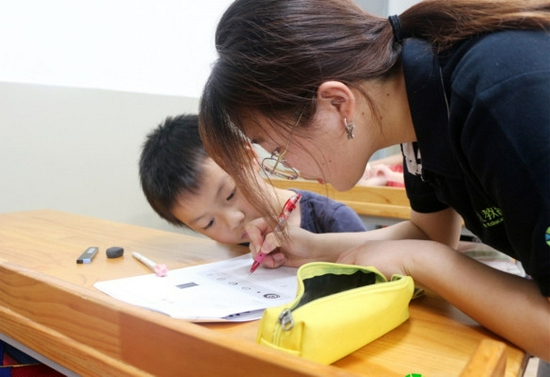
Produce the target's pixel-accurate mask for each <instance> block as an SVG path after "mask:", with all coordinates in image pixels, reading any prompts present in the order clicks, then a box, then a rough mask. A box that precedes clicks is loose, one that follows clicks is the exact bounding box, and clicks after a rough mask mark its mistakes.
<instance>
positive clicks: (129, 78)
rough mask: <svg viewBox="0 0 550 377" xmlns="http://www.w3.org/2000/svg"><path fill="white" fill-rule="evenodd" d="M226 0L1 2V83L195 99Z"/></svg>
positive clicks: (210, 59)
mask: <svg viewBox="0 0 550 377" xmlns="http://www.w3.org/2000/svg"><path fill="white" fill-rule="evenodd" d="M230 3H231V0H93V1H89V0H47V1H44V0H16V1H7V0H5V1H1V2H0V46H1V51H2V52H1V56H0V81H10V82H24V83H38V84H51V85H62V86H72V87H84V88H102V89H114V90H122V91H129V92H141V93H158V94H168V95H178V96H188V97H198V96H199V95H200V93H201V91H202V87H203V85H204V82H205V81H206V78H207V77H208V74H209V72H210V64H211V63H212V62H213V61H214V59H215V50H214V31H215V27H216V24H217V22H218V19H219V18H220V16H221V15H222V13H223V11H224V10H225V9H226V8H227V6H228V5H229V4H230Z"/></svg>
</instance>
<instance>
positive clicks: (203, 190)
mask: <svg viewBox="0 0 550 377" xmlns="http://www.w3.org/2000/svg"><path fill="white" fill-rule="evenodd" d="M256 157H257V156H255V155H254V157H252V156H251V158H256ZM259 170H260V164H259V163H258V182H259V184H260V185H261V187H262V188H265V190H266V191H269V192H270V193H272V194H273V195H272V199H273V200H274V201H275V203H277V205H278V206H279V207H281V208H282V206H283V204H284V202H285V201H286V200H287V199H288V198H290V197H291V196H293V195H294V194H295V192H299V193H301V194H302V198H301V200H300V202H299V203H298V208H297V211H294V212H293V213H292V214H291V216H290V219H289V222H291V223H293V224H296V225H299V226H300V227H302V228H303V229H306V230H308V231H310V232H314V233H330V232H350V231H363V230H365V225H364V224H363V222H362V220H361V219H360V217H359V216H358V215H357V213H355V211H353V210H352V209H351V208H349V207H347V206H346V205H344V204H342V203H338V202H335V201H333V200H331V199H329V198H326V197H324V196H321V195H318V194H315V193H312V192H308V191H302V190H294V191H293V190H284V189H279V188H275V187H273V186H271V185H270V184H269V183H267V182H266V181H264V180H263V179H262V178H261V176H260V174H259ZM139 174H140V180H141V187H142V189H143V192H144V194H145V196H146V198H147V200H148V201H149V204H151V206H152V207H153V209H154V210H155V211H156V212H157V214H158V215H159V216H160V217H162V218H163V219H165V220H166V221H168V222H169V223H171V224H173V225H176V226H185V227H188V228H189V229H191V230H193V231H195V232H198V233H200V234H203V235H205V236H207V237H209V238H211V239H213V240H215V241H218V242H222V243H228V244H243V243H248V242H249V238H248V235H247V234H246V232H245V231H244V226H245V225H246V224H247V223H249V222H250V221H252V220H255V219H257V218H259V217H260V214H259V213H258V211H257V210H256V209H255V208H254V207H252V206H251V205H250V203H249V202H248V201H247V200H246V198H244V197H243V195H241V192H240V191H239V189H238V188H237V187H236V186H235V183H234V181H233V180H232V179H231V177H229V175H228V174H227V173H226V172H225V171H224V170H222V169H221V168H220V167H219V166H218V165H217V164H216V163H215V162H214V161H213V160H212V159H211V158H210V157H209V156H208V155H207V154H206V151H205V150H204V146H203V143H202V141H201V139H200V136H199V129H198V116H197V115H179V116H176V117H173V118H172V117H168V118H166V120H165V121H164V123H162V124H160V125H159V126H158V127H157V128H156V129H155V130H153V131H152V132H151V133H150V134H149V135H147V138H146V140H145V143H144V145H143V150H142V153H141V157H140V162H139Z"/></svg>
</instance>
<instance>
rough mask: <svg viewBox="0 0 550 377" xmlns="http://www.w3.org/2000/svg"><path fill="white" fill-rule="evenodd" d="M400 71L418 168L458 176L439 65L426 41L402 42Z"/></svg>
mask: <svg viewBox="0 0 550 377" xmlns="http://www.w3.org/2000/svg"><path fill="white" fill-rule="evenodd" d="M403 73H404V76H405V84H406V88H407V96H408V100H409V107H410V109H411V116H412V121H413V125H414V129H415V132H416V137H417V143H418V146H419V149H420V153H421V156H422V168H423V169H426V170H431V171H433V172H435V173H438V174H443V175H446V176H450V177H453V178H460V176H461V174H460V170H459V165H458V163H457V161H456V159H455V157H454V153H453V146H452V144H451V140H450V127H449V102H448V100H447V94H446V93H445V87H444V82H443V75H442V71H441V66H440V65H439V61H438V58H437V56H436V55H435V54H434V52H433V50H432V47H431V45H430V44H429V43H427V42H426V41H422V40H418V39H407V40H406V41H405V42H404V44H403Z"/></svg>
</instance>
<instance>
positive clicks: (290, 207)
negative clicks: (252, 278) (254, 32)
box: [250, 194, 302, 273]
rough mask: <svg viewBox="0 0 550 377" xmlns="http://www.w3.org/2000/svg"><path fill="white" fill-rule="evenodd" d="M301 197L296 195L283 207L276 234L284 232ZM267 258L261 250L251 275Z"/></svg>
mask: <svg viewBox="0 0 550 377" xmlns="http://www.w3.org/2000/svg"><path fill="white" fill-rule="evenodd" d="M301 197H302V194H296V195H294V196H292V197H290V198H289V199H288V200H287V201H286V203H285V205H284V206H283V210H282V211H281V214H280V215H279V222H278V223H277V226H276V227H275V230H274V232H280V231H281V230H283V228H284V227H285V225H286V222H287V221H288V218H289V217H290V214H291V213H292V211H294V210H295V209H296V204H297V203H298V202H299V201H300V198H301ZM265 256H266V254H264V253H262V251H261V249H260V252H259V253H258V254H257V255H256V258H254V262H253V263H252V267H250V273H253V272H254V271H256V269H257V268H258V267H259V266H260V264H261V263H262V261H263V260H264V258H265Z"/></svg>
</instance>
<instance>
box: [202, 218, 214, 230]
mask: <svg viewBox="0 0 550 377" xmlns="http://www.w3.org/2000/svg"><path fill="white" fill-rule="evenodd" d="M212 225H214V219H212V220H210V221H209V222H208V224H206V226H205V227H204V228H203V229H204V230H207V229H209V228H211V227H212Z"/></svg>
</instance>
